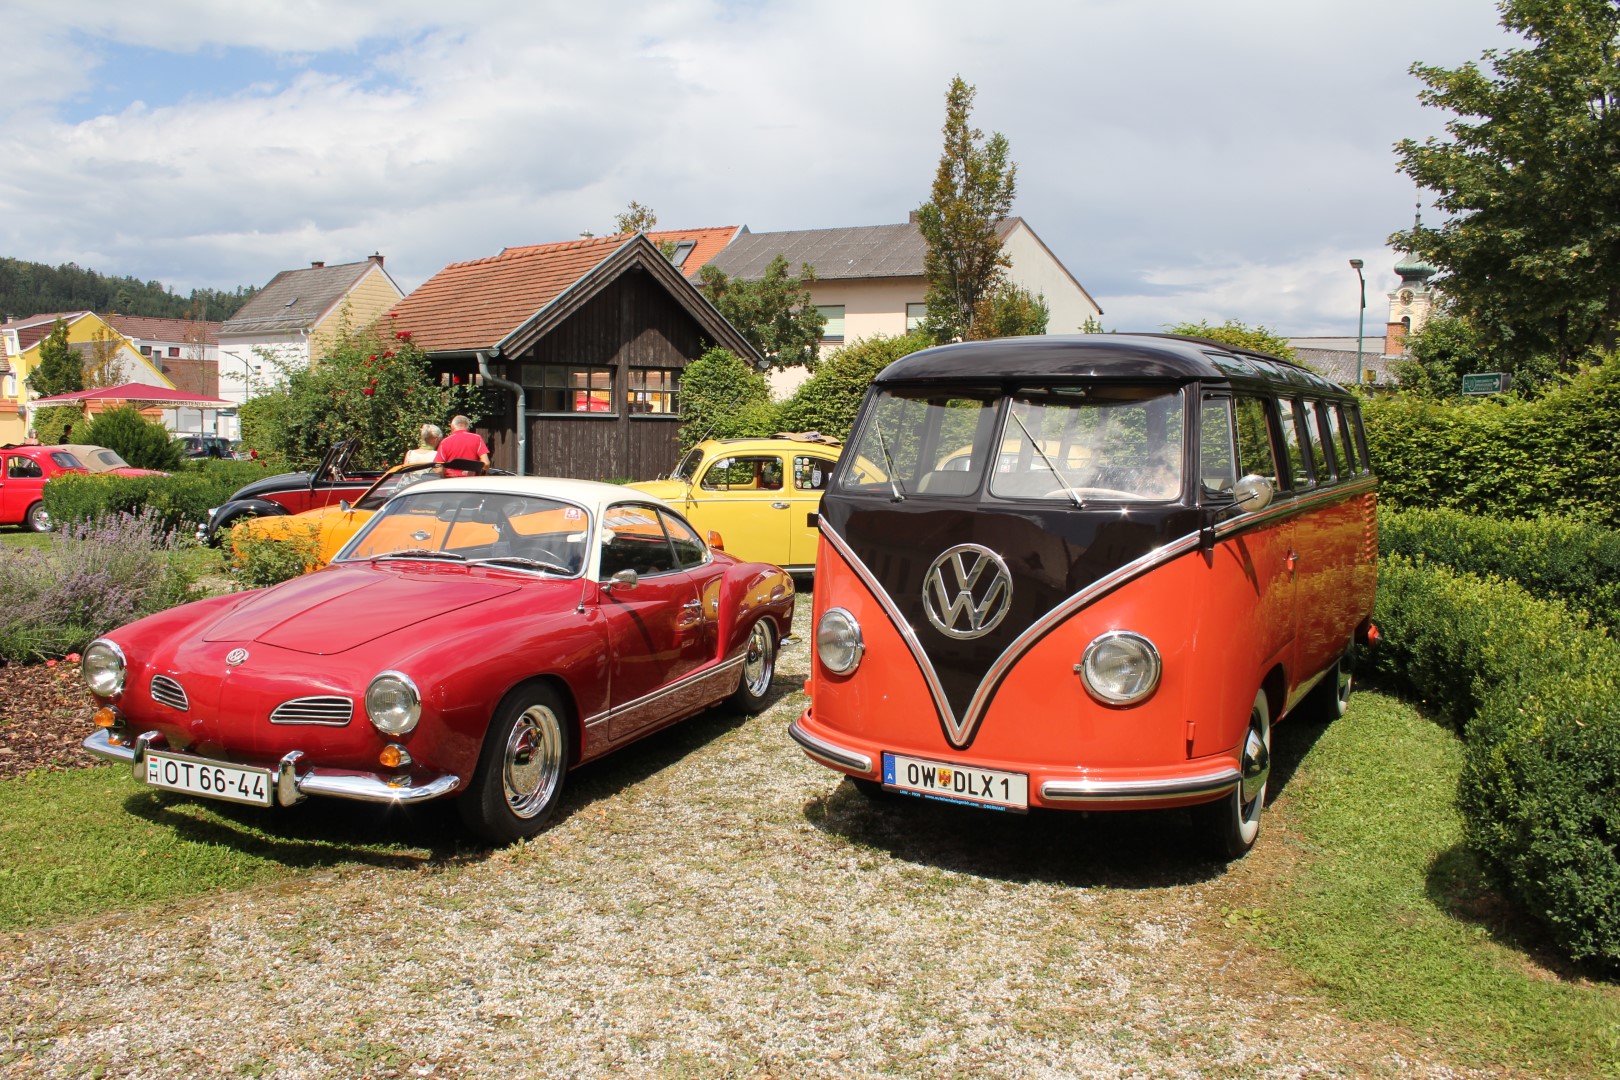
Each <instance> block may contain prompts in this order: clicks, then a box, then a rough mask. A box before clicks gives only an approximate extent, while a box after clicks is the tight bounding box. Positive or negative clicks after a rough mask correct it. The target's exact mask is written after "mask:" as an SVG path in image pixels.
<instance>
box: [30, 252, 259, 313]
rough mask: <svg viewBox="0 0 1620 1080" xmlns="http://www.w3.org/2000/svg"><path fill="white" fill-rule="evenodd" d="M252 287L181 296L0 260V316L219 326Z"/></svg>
mask: <svg viewBox="0 0 1620 1080" xmlns="http://www.w3.org/2000/svg"><path fill="white" fill-rule="evenodd" d="M258 291H259V290H258V286H254V285H244V286H239V287H238V288H236V289H235V290H233V291H231V292H226V291H224V290H223V289H193V290H191V295H190V296H181V295H180V294H179V293H176V292H174V291H172V290H170V289H167V288H165V287H164V285H163V283H162V282H161V281H138V280H136V279H135V278H132V277H108V276H107V275H105V274H98V273H96V272H95V271H94V270H84V269H81V268H80V267H79V266H77V265H75V264H74V263H65V264H63V265H62V266H47V265H46V264H45V263H36V262H24V261H22V260H21V259H4V258H0V316H8V315H15V316H17V317H18V318H24V317H26V316H29V315H42V314H45V313H46V312H52V311H94V312H96V313H97V314H101V315H106V314H109V313H113V312H116V313H118V314H120V315H149V316H151V317H153V318H158V319H188V318H190V319H209V320H213V321H216V322H217V321H222V320H224V319H228V318H230V317H231V316H232V315H235V314H236V313H237V311H239V310H241V307H242V305H243V304H246V303H247V302H248V301H249V300H251V299H253V294H254V293H256V292H258Z"/></svg>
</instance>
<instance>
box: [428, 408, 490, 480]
mask: <svg viewBox="0 0 1620 1080" xmlns="http://www.w3.org/2000/svg"><path fill="white" fill-rule="evenodd" d="M433 460H434V461H435V462H437V463H439V464H441V465H442V464H443V463H444V462H446V461H476V462H478V463H479V470H478V471H479V472H483V471H484V470H485V469H488V468H489V444H488V443H486V442H485V441H484V437H483V436H482V435H480V434H478V432H476V431H473V430H472V421H471V420H469V419H467V418H466V417H465V416H452V417H451V418H450V434H448V435H446V436H445V437H444V440H443V441H442V442H440V443H439V449H438V452H437V453H436V454H434V455H433ZM444 475H446V476H469V475H471V474H470V473H468V472H467V471H466V470H464V469H445V470H444Z"/></svg>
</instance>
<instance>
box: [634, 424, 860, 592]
mask: <svg viewBox="0 0 1620 1080" xmlns="http://www.w3.org/2000/svg"><path fill="white" fill-rule="evenodd" d="M839 449H840V444H839V443H838V441H837V440H836V439H829V438H825V437H823V436H820V435H816V434H814V433H806V434H799V435H778V436H775V437H773V438H769V439H705V440H704V441H703V442H700V443H698V444H697V445H696V446H694V447H693V448H692V449H691V450H690V451H688V452H687V455H686V457H684V458H682V459H681V463H680V465H678V466H676V468H675V472H674V473H673V474H672V475H671V476H670V478H669V479H667V480H646V481H643V482H641V483H636V484H631V485H630V486H631V487H633V488H635V489H636V490H638V491H645V492H646V493H647V494H649V495H656V496H657V497H658V498H660V499H663V500H664V501H665V502H667V503H670V504H671V505H673V506H674V507H675V508H676V509H677V510H679V511H680V512H681V513H682V514H685V515H686V518H687V520H688V521H690V522H691V523H692V524H693V525H695V526H697V527H698V529H700V530H707V529H712V530H714V531H715V532H718V533H719V534H720V536H721V539H722V540H723V541H724V543H725V550H726V551H728V552H730V553H731V554H732V555H735V556H737V557H738V558H740V559H746V560H749V561H751V562H768V563H775V564H776V565H777V566H780V567H782V568H783V569H784V570H787V571H789V572H791V573H795V574H808V573H810V572H811V571H813V570H814V569H815V566H816V543H817V540H818V534H817V532H816V515H817V513H819V512H820V509H821V493H822V491H823V490H824V489H825V488H826V486H827V481H828V480H829V479H830V478H831V476H832V470H833V465H834V464H836V463H837V461H838V453H839Z"/></svg>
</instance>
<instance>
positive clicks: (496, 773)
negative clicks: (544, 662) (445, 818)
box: [459, 686, 569, 844]
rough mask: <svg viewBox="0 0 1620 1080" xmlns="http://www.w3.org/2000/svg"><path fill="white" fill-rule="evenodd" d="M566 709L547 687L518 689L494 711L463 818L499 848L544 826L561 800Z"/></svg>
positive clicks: (464, 799)
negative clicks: (500, 845) (498, 845)
mask: <svg viewBox="0 0 1620 1080" xmlns="http://www.w3.org/2000/svg"><path fill="white" fill-rule="evenodd" d="M567 715H568V713H567V710H566V709H565V708H564V707H563V705H562V702H561V701H560V700H559V699H558V697H557V695H556V694H555V693H554V692H553V691H552V690H551V689H549V688H548V687H544V686H537V687H530V688H528V689H526V690H522V691H519V692H518V693H517V694H515V695H513V696H512V697H510V698H508V700H506V701H505V702H503V703H502V704H501V706H500V708H498V709H497V710H496V711H495V718H494V721H493V722H492V723H491V724H490V727H489V732H488V733H487V734H486V735H485V736H484V749H483V751H482V752H481V753H480V754H479V756H478V767H477V769H476V770H474V772H473V778H472V783H471V784H470V785H469V786H468V788H467V793H466V794H465V795H463V796H462V797H461V799H460V800H459V809H460V811H461V819H462V821H463V822H464V823H465V824H466V825H467V827H468V828H469V829H471V830H472V831H473V832H474V833H477V834H478V835H479V836H480V837H482V838H484V839H485V840H488V841H490V842H491V843H494V844H510V843H512V842H514V841H517V840H523V839H526V838H527V837H530V836H534V835H535V834H536V833H538V832H540V830H541V829H543V828H545V826H546V822H547V821H549V820H550V819H551V815H552V813H553V812H554V811H555V810H556V809H557V803H558V802H559V801H560V800H561V798H562V790H563V781H564V779H565V778H566V776H567V773H568V754H569V735H568V725H567V720H566V717H567Z"/></svg>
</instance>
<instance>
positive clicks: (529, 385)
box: [389, 230, 764, 479]
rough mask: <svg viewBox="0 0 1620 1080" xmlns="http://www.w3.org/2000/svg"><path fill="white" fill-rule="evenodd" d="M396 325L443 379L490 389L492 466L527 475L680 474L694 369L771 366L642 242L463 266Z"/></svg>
mask: <svg viewBox="0 0 1620 1080" xmlns="http://www.w3.org/2000/svg"><path fill="white" fill-rule="evenodd" d="M703 231H707V230H703ZM683 235H684V234H683ZM697 250H698V245H697V243H694V248H693V252H692V254H696V252H697ZM389 316H390V317H391V319H392V320H393V327H394V329H395V330H398V331H408V332H409V333H410V334H411V336H412V340H413V341H415V342H416V343H417V344H418V345H420V346H421V347H422V348H423V349H424V350H426V351H427V353H428V355H429V358H430V360H431V362H432V364H433V367H434V370H435V371H437V372H438V373H439V375H440V377H441V379H444V380H459V381H462V382H481V383H482V385H483V400H484V403H485V405H484V408H483V410H481V411H482V412H483V413H484V415H483V417H482V419H481V420H480V421H479V423H478V425H477V427H478V430H479V432H480V433H481V434H482V435H483V436H484V438H485V440H486V441H488V443H489V444H490V451H491V454H490V457H491V464H492V465H494V466H495V467H496V468H501V469H507V470H510V471H512V472H517V473H524V474H536V475H549V476H569V477H579V478H584V479H617V478H630V479H650V478H651V477H653V476H656V475H658V474H659V473H664V472H668V471H669V470H670V469H672V468H673V467H674V466H675V464H676V460H677V457H678V453H679V443H678V431H679V421H680V381H681V372H682V370H683V369H684V368H685V367H686V365H687V363H688V362H690V361H692V360H694V359H696V358H697V357H698V356H700V355H702V353H703V352H704V351H705V350H706V349H708V348H711V347H713V346H717V345H718V346H721V347H723V348H726V349H730V350H731V351H732V352H734V353H736V354H737V355H738V356H742V357H744V358H746V359H748V360H750V361H753V362H755V363H763V362H764V361H763V358H762V357H760V356H759V354H758V353H757V352H756V351H755V350H754V348H753V346H751V345H750V344H749V343H748V341H747V339H746V338H744V337H743V336H742V335H741V334H740V333H738V332H737V330H736V328H734V327H733V326H732V325H731V324H730V323H728V322H726V320H725V319H723V318H722V317H721V316H720V314H719V312H717V311H715V309H714V307H713V306H712V305H711V304H710V303H709V302H708V301H707V300H705V299H704V298H703V295H702V294H701V293H700V292H698V290H697V288H696V287H695V286H694V285H693V284H692V283H691V282H690V281H688V280H687V278H686V277H685V276H683V273H682V270H681V269H678V268H677V267H676V266H675V265H674V264H673V263H671V261H670V259H669V258H668V257H667V256H666V255H665V254H664V253H663V251H662V250H661V249H660V247H659V245H658V244H657V243H655V242H654V240H653V239H652V238H650V237H648V236H645V235H642V234H640V233H636V234H633V235H625V236H608V237H592V238H587V239H583V240H569V241H565V242H563V243H556V244H533V245H529V246H526V247H513V248H507V249H505V250H504V251H502V252H501V253H500V254H499V255H495V256H492V257H490V258H486V259H474V260H472V261H470V262H461V263H452V264H451V265H449V266H447V267H445V268H444V269H443V270H440V271H439V272H438V273H437V274H434V275H433V276H432V277H431V278H429V279H428V280H427V281H425V282H423V283H422V285H421V287H420V288H418V289H417V290H416V291H414V292H412V293H411V294H410V295H409V296H407V297H406V298H405V299H404V300H402V301H400V302H399V303H398V304H396V305H395V306H394V308H393V310H392V311H390V312H389Z"/></svg>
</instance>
